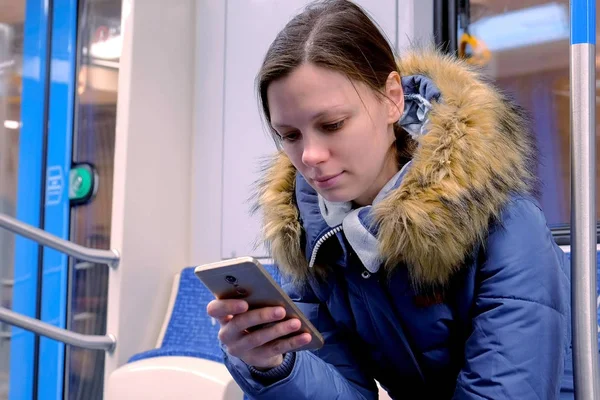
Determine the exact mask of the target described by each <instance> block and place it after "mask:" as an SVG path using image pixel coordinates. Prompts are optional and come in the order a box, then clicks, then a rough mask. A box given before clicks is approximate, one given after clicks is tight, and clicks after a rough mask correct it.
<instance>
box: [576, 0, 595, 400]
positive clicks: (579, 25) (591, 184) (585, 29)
mask: <svg viewBox="0 0 600 400" xmlns="http://www.w3.org/2000/svg"><path fill="white" fill-rule="evenodd" d="M595 21H596V2H595V1H594V0H571V51H570V52H571V62H570V81H571V85H570V86H571V114H572V116H571V185H572V188H571V225H572V236H571V237H572V241H571V254H572V257H571V277H572V279H571V298H572V301H571V304H572V319H573V328H572V329H573V372H574V379H573V381H574V385H575V398H576V399H577V400H591V399H598V398H600V380H599V376H598V328H597V318H598V316H597V308H596V307H597V300H596V293H597V292H596V274H597V272H596V268H597V267H596V115H595V114H596V77H595V75H596V45H595V44H596V28H595V25H596V24H595Z"/></svg>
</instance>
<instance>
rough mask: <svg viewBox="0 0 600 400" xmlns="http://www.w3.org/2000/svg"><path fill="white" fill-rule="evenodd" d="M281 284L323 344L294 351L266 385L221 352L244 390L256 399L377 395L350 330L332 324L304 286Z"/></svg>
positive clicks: (367, 399)
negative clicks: (282, 370) (286, 366)
mask: <svg viewBox="0 0 600 400" xmlns="http://www.w3.org/2000/svg"><path fill="white" fill-rule="evenodd" d="M283 288H284V290H285V291H286V292H287V293H288V295H289V296H290V297H291V298H292V300H294V302H295V303H296V305H297V306H298V307H299V308H300V310H301V311H302V312H303V313H304V314H305V315H306V316H307V317H308V318H309V319H310V321H311V322H312V324H313V325H314V326H315V328H316V329H317V330H319V332H321V334H322V335H323V338H324V339H325V345H324V346H323V347H322V348H321V349H319V350H317V351H315V352H311V351H299V352H296V354H295V358H294V359H293V367H292V368H291V371H290V372H289V373H287V374H285V375H284V376H281V379H280V380H278V381H276V382H274V383H271V384H270V385H264V384H263V383H264V382H261V381H260V379H255V377H254V376H253V374H252V373H251V371H250V369H249V367H248V365H246V364H245V363H244V362H243V361H242V360H240V359H239V358H236V357H232V356H230V355H228V354H227V353H226V352H225V365H226V366H227V368H228V370H229V372H230V373H231V375H232V376H233V378H234V379H235V381H236V382H237V383H238V385H240V387H241V388H242V390H243V391H244V393H246V394H247V395H248V397H250V398H251V399H256V400H271V399H272V400H276V399H277V400H279V399H289V400H304V399H306V400H308V399H344V400H346V399H348V400H353V399H357V400H358V399H360V400H371V399H377V387H376V385H375V381H374V380H373V379H372V378H371V377H370V376H368V374H367V373H366V372H365V371H364V370H363V369H362V367H361V365H364V363H363V362H361V360H360V357H361V354H360V346H359V345H357V344H355V343H353V334H352V333H351V332H347V331H345V330H344V331H342V330H340V329H339V327H337V326H336V323H335V321H334V320H333V318H332V317H331V315H330V314H329V311H328V309H327V306H326V304H324V303H321V302H320V301H319V300H318V298H317V297H316V296H315V294H314V293H313V292H312V290H311V289H310V288H309V287H308V286H307V287H304V288H302V289H300V290H299V289H298V288H297V287H294V286H293V285H291V284H289V283H288V284H284V285H283ZM351 349H352V350H354V351H351Z"/></svg>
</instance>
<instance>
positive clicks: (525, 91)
mask: <svg viewBox="0 0 600 400" xmlns="http://www.w3.org/2000/svg"><path fill="white" fill-rule="evenodd" d="M471 23H472V25H471V26H470V31H471V33H472V34H473V35H475V36H476V37H477V38H479V39H480V40H483V42H485V44H486V45H487V46H488V48H489V49H490V50H491V53H492V56H491V60H490V62H489V64H488V65H487V66H486V67H485V73H486V74H488V75H489V76H491V77H492V78H493V79H494V80H495V82H496V84H497V85H498V86H499V87H500V88H501V89H504V90H505V91H506V92H507V93H508V94H509V95H511V96H512V97H513V98H515V99H516V101H517V102H518V103H519V104H520V105H521V106H523V107H524V108H525V109H527V111H528V112H529V114H530V115H531V117H532V127H533V131H534V133H535V135H536V137H537V143H538V147H539V149H540V160H539V164H538V175H539V177H540V179H541V183H542V186H541V188H540V189H541V193H540V201H541V205H542V208H543V209H544V212H545V214H546V218H547V220H548V224H549V225H550V226H551V227H559V226H562V225H566V224H569V222H570V185H571V182H570V147H569V146H570V136H569V135H570V128H569V124H570V100H569V99H570V97H569V96H570V94H569V2H568V1H566V0H560V1H542V0H471ZM597 86H598V85H597ZM596 117H597V121H598V111H596ZM596 146H598V140H597V142H596ZM597 151H598V150H597ZM597 168H598V166H597ZM597 176H600V175H598V174H597ZM599 184H600V182H599ZM596 199H598V196H596ZM597 201H598V200H597ZM597 212H598V213H599V214H598V215H600V203H599V204H597Z"/></svg>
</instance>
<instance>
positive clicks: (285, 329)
mask: <svg viewBox="0 0 600 400" xmlns="http://www.w3.org/2000/svg"><path fill="white" fill-rule="evenodd" d="M206 310H207V312H208V315H210V316H211V317H213V318H215V319H216V320H217V321H219V324H221V329H220V330H219V340H220V341H221V343H223V344H224V345H225V347H226V350H227V352H228V353H229V354H231V355H232V356H234V357H237V358H239V359H241V360H242V361H244V362H245V363H246V364H248V365H251V366H253V367H255V368H257V369H265V370H266V369H270V368H275V367H277V366H279V365H280V364H281V363H282V362H283V355H284V354H285V353H289V352H292V351H294V350H296V349H298V348H300V347H302V346H304V345H306V344H308V343H310V341H311V335H310V334H309V333H301V334H298V335H293V336H291V337H286V338H282V337H283V336H287V335H290V334H292V333H294V332H296V331H297V330H298V329H300V320H299V319H297V318H291V319H288V320H286V321H282V320H283V319H284V318H285V309H284V308H283V307H264V308H258V309H255V310H250V311H248V303H246V302H245V301H244V300H238V299H231V300H213V301H211V302H210V303H209V304H208V306H207V307H206ZM265 324H268V325H265ZM261 325H265V326H264V327H261ZM257 327H258V328H257ZM253 328H254V329H253Z"/></svg>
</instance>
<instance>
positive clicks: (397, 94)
mask: <svg viewBox="0 0 600 400" xmlns="http://www.w3.org/2000/svg"><path fill="white" fill-rule="evenodd" d="M385 95H386V97H387V100H388V102H389V106H390V107H389V112H388V117H389V119H388V123H390V124H394V123H396V122H397V121H398V120H399V119H400V117H402V114H403V113H404V90H403V89H402V80H401V79H400V74H398V72H396V71H392V72H390V74H389V75H388V77H387V80H386V82H385Z"/></svg>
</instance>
